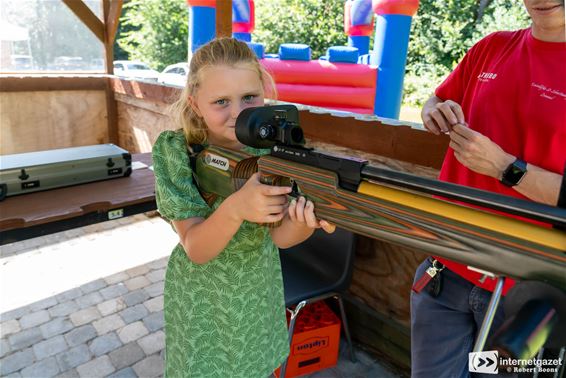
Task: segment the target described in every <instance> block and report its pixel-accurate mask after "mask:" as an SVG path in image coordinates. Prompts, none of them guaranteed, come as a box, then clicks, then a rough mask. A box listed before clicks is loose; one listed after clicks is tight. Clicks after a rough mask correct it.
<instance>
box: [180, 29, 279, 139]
mask: <svg viewBox="0 0 566 378" xmlns="http://www.w3.org/2000/svg"><path fill="white" fill-rule="evenodd" d="M239 64H249V65H250V66H251V67H253V68H254V69H255V70H256V71H257V74H258V76H259V78H260V80H261V82H262V83H263V86H264V90H265V91H266V97H268V96H267V95H269V98H274V97H275V83H274V81H273V78H272V77H271V75H270V74H269V73H268V72H267V71H266V70H265V68H264V67H263V66H262V65H261V64H260V63H259V61H258V60H257V57H256V55H255V53H254V52H253V51H252V50H251V49H250V48H249V47H248V45H247V44H246V43H245V42H242V41H239V40H237V39H234V38H218V39H214V40H212V41H210V42H209V43H207V44H206V45H203V46H201V47H200V48H199V49H198V50H197V51H195V53H194V54H193V57H192V59H191V63H190V71H189V75H188V77H187V82H186V83H185V88H184V89H183V91H182V93H181V96H180V97H179V99H178V100H177V101H175V102H174V103H173V104H172V105H171V108H170V115H171V117H172V118H173V122H174V123H175V125H177V126H180V127H182V128H183V131H184V133H185V138H186V140H187V143H188V144H203V143H205V142H206V140H207V131H208V129H207V126H206V124H205V123H204V120H203V119H202V118H201V117H199V116H198V115H197V114H196V112H195V111H194V110H193V108H192V107H191V105H190V104H189V96H195V95H196V93H197V90H198V88H199V86H200V75H199V73H200V71H201V70H202V69H204V68H206V67H211V66H218V65H226V66H235V65H239Z"/></svg>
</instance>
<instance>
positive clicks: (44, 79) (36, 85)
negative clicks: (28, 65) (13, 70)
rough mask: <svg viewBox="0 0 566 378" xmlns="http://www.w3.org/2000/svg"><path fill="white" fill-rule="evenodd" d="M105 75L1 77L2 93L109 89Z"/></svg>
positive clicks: (0, 86)
mask: <svg viewBox="0 0 566 378" xmlns="http://www.w3.org/2000/svg"><path fill="white" fill-rule="evenodd" d="M107 81H108V78H106V77H104V76H103V75H97V76H86V75H85V76H76V75H65V76H63V75H61V76H57V75H50V76H7V75H3V76H1V77H0V88H2V92H38V91H96V90H105V89H106V88H107Z"/></svg>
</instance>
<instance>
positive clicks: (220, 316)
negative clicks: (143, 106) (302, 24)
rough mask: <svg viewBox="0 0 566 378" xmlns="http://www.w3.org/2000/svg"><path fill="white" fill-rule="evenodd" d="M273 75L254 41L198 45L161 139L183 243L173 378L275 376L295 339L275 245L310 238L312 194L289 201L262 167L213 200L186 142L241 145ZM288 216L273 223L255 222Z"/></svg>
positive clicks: (159, 152) (159, 171)
mask: <svg viewBox="0 0 566 378" xmlns="http://www.w3.org/2000/svg"><path fill="white" fill-rule="evenodd" d="M268 79H270V77H269V76H268V75H267V73H266V72H265V71H264V70H263V68H262V67H261V65H260V64H259V62H258V60H257V59H256V57H255V55H254V53H253V52H252V51H251V50H250V49H249V48H248V46H247V45H246V44H245V43H243V42H240V41H237V40H235V39H231V38H222V39H217V40H214V41H212V42H210V43H208V44H206V45H204V46H203V47H201V48H200V49H199V50H197V51H196V52H195V54H194V55H193V57H192V60H191V64H190V74H189V77H188V81H187V84H186V86H185V89H184V90H183V93H182V94H181V98H180V99H179V100H178V101H177V103H176V104H175V105H174V107H173V109H174V111H173V115H174V120H175V121H176V124H177V125H179V126H182V129H181V130H178V131H165V132H163V133H162V134H161V135H160V136H159V138H158V139H157V141H156V142H155V145H154V147H153V163H154V171H155V177H156V199H157V205H158V208H159V212H160V213H161V214H162V215H163V216H164V217H165V218H167V219H169V220H170V221H171V223H172V224H173V227H174V228H175V230H176V232H177V234H178V235H179V241H180V242H179V244H178V245H177V246H176V247H175V249H174V250H173V252H172V254H171V257H170V259H169V264H168V267H167V274H166V278H165V332H166V355H165V356H166V368H165V374H166V376H168V377H245V378H252V377H260V378H265V377H267V376H269V375H270V374H271V373H272V372H273V371H274V370H275V369H276V368H277V367H278V366H279V365H281V363H282V362H283V361H284V360H285V358H286V357H287V354H288V353H289V345H288V339H287V326H286V319H285V307H284V298H283V284H282V278H281V266H280V261H279V253H278V249H277V247H281V248H287V247H290V246H292V245H295V244H298V243H300V242H301V241H303V240H305V239H306V238H308V237H309V236H310V235H311V234H312V233H313V231H314V229H315V228H318V227H322V228H323V229H324V230H325V231H327V232H333V231H334V226H332V225H330V224H328V223H327V222H325V221H320V222H319V221H318V220H316V218H315V216H314V206H313V204H312V202H310V201H305V199H304V198H300V199H299V200H298V201H293V202H291V204H289V205H287V197H286V194H287V193H289V192H290V191H291V189H290V188H288V187H275V186H267V185H263V184H261V183H260V182H259V179H258V175H257V174H255V175H254V176H252V178H250V179H249V180H248V182H247V183H246V184H245V185H244V186H243V187H242V188H241V189H240V190H238V191H237V192H235V193H233V194H232V195H230V196H229V197H227V198H219V199H217V200H216V202H215V203H214V204H213V205H212V206H211V207H209V206H208V205H207V204H206V202H205V201H204V200H203V199H202V197H201V196H200V194H199V192H198V189H197V187H196V186H195V184H194V182H193V177H192V172H191V168H190V164H189V156H188V153H187V148H188V146H189V145H190V144H202V145H207V144H214V145H218V146H222V147H227V148H231V149H243V150H244V151H246V152H249V153H252V154H254V155H259V154H262V153H265V152H267V151H265V150H263V151H262V150H257V149H253V148H250V147H246V146H243V145H242V144H241V143H240V142H239V141H238V140H237V139H236V134H235V128H234V125H235V122H236V118H237V117H238V114H239V113H240V112H241V111H242V110H243V109H245V108H248V107H254V106H263V104H264V88H265V87H266V83H267V80H268ZM281 219H283V222H282V224H281V226H279V227H278V228H275V229H269V228H267V227H261V226H259V225H258V224H257V223H271V222H275V221H278V220H281Z"/></svg>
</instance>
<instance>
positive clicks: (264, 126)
mask: <svg viewBox="0 0 566 378" xmlns="http://www.w3.org/2000/svg"><path fill="white" fill-rule="evenodd" d="M236 137H237V138H238V140H239V141H240V142H241V143H243V144H245V145H247V146H250V147H254V148H271V147H273V146H274V145H275V144H284V145H290V146H302V145H303V144H304V143H305V141H304V137H303V130H301V127H300V126H299V111H298V110H297V108H296V107H295V106H293V105H274V106H261V107H257V108H248V109H244V110H243V111H242V112H241V113H240V115H239V116H238V119H237V120H236Z"/></svg>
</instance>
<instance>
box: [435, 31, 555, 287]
mask: <svg viewBox="0 0 566 378" xmlns="http://www.w3.org/2000/svg"><path fill="white" fill-rule="evenodd" d="M435 94H436V96H437V97H439V98H441V99H443V100H449V99H450V100H453V101H455V102H457V103H459V104H460V105H461V106H462V109H463V111H464V115H465V118H466V121H467V122H468V125H469V127H470V128H471V129H473V130H476V131H478V132H480V133H481V134H483V135H485V136H487V137H489V138H490V139H491V140H492V141H494V142H495V143H497V144H498V145H499V146H500V147H501V148H502V149H503V150H504V151H506V152H508V153H510V154H512V155H514V156H516V157H518V158H520V159H522V160H524V161H526V162H527V163H530V164H534V165H536V166H539V167H541V168H543V169H546V170H548V171H552V172H556V173H559V174H562V172H563V170H564V164H565V162H566V43H552V42H543V41H540V40H537V39H535V38H534V37H533V36H532V34H531V29H530V28H528V29H524V30H519V31H515V32H497V33H493V34H491V35H489V36H487V37H486V38H484V39H482V40H481V41H479V42H478V43H477V44H476V45H474V46H473V47H472V48H471V49H470V51H468V53H467V54H466V56H465V57H464V59H463V60H462V61H461V62H460V64H458V66H457V67H456V69H455V70H454V71H453V72H452V73H451V74H450V75H449V76H448V77H447V78H446V80H445V81H444V82H443V83H442V84H441V85H440V86H439V87H438V88H437V89H436V92H435ZM439 179H440V180H443V181H449V182H453V183H457V184H461V185H466V186H471V187H474V188H479V189H484V190H489V191H492V192H496V193H501V194H506V195H509V196H513V197H518V198H523V199H526V197H524V196H523V195H521V194H519V193H518V192H517V191H515V190H514V189H512V188H508V187H506V186H504V185H503V184H501V183H500V182H499V180H497V179H494V178H491V177H489V176H485V175H482V174H479V173H475V172H473V171H471V170H469V169H468V168H466V167H465V166H463V165H462V164H460V163H459V162H458V160H456V158H455V157H454V151H453V150H452V149H451V148H449V149H448V151H447V153H446V156H445V158H444V163H443V165H442V169H441V171H440V176H439ZM438 260H439V261H440V262H442V263H444V264H445V265H446V267H447V268H448V269H450V270H452V271H453V272H455V273H457V274H459V275H461V276H462V277H464V278H466V279H467V280H469V281H470V282H472V283H474V284H475V285H477V286H480V287H481V288H484V289H486V290H490V291H493V289H494V287H495V280H494V279H491V278H488V279H486V280H485V281H484V282H483V283H480V281H479V280H480V278H481V277H482V274H481V273H477V272H474V271H471V270H469V269H468V268H467V266H466V265H463V264H460V263H457V262H454V261H450V260H445V259H443V258H439V259H438ZM513 284H514V281H513V280H507V283H506V285H505V286H504V293H505V292H507V290H508V289H509V288H510V287H512V286H513Z"/></svg>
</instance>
